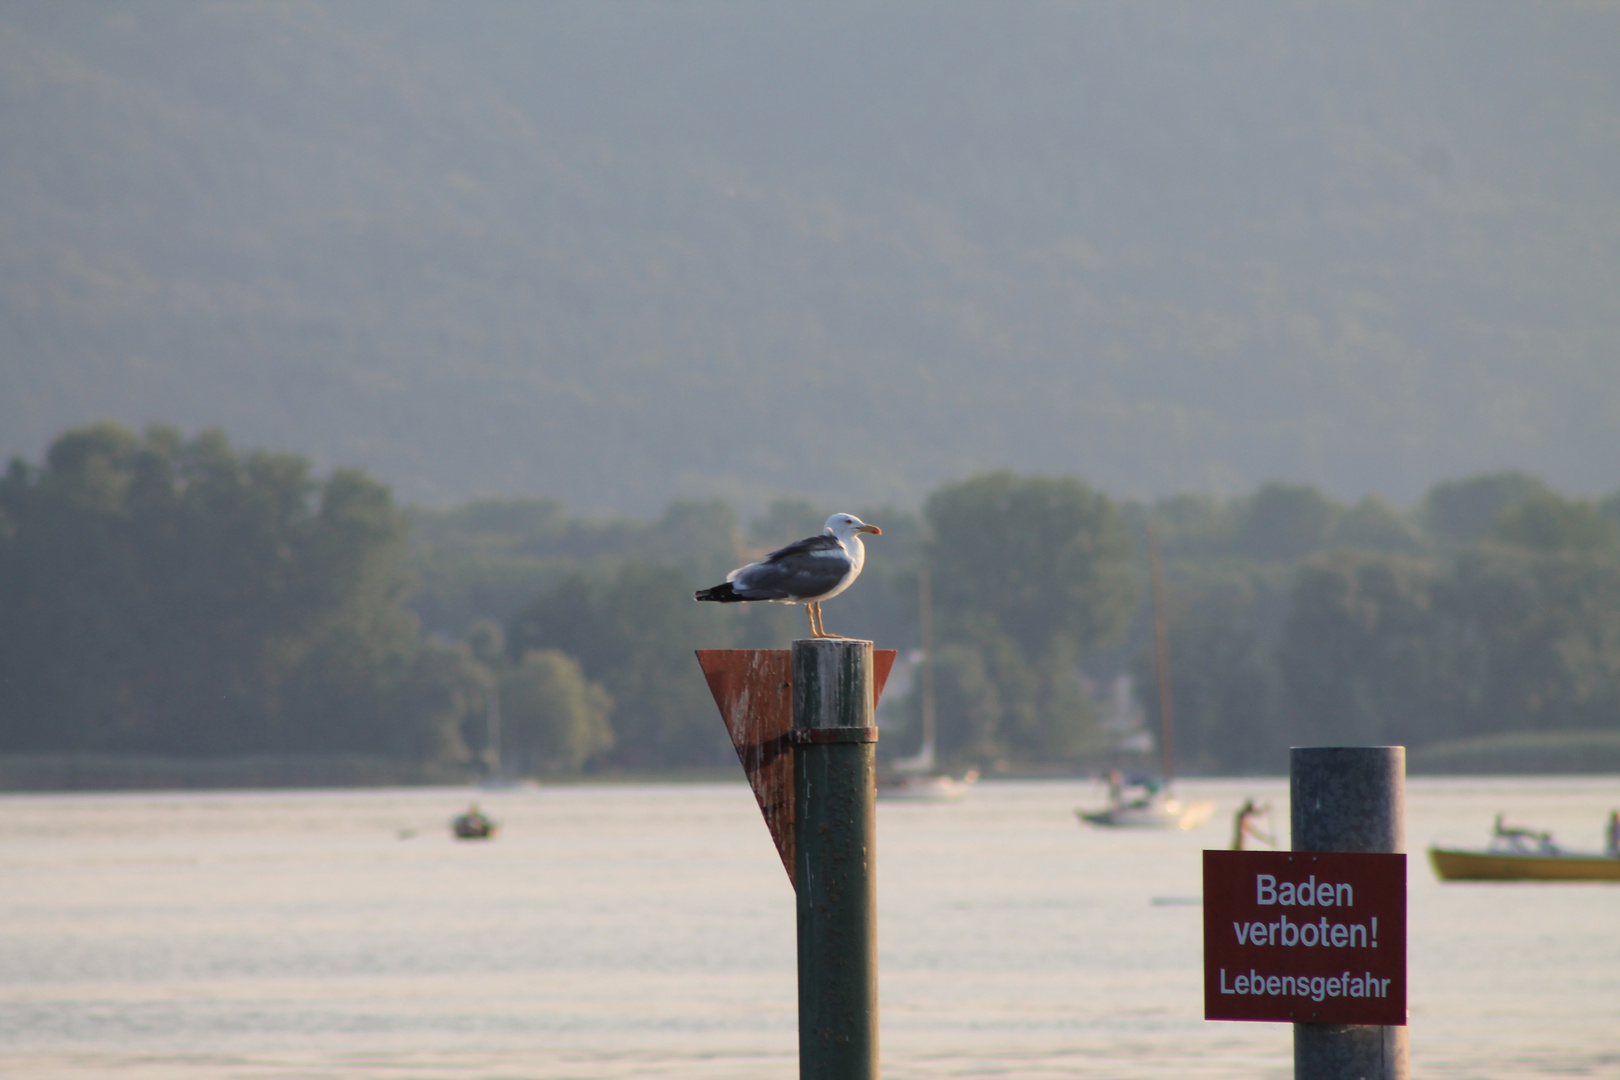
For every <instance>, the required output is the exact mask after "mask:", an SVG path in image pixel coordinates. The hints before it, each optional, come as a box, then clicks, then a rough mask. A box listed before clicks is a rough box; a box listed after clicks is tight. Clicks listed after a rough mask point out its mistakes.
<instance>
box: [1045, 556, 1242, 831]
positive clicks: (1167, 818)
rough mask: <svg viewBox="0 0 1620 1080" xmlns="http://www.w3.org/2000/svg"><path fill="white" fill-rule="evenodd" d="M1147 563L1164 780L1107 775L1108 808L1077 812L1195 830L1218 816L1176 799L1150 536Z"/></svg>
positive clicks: (1087, 817) (1205, 803)
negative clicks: (1151, 599) (1156, 663)
mask: <svg viewBox="0 0 1620 1080" xmlns="http://www.w3.org/2000/svg"><path fill="white" fill-rule="evenodd" d="M1148 559H1149V567H1150V570H1151V575H1150V578H1149V581H1150V583H1151V585H1152V590H1153V639H1154V645H1155V648H1156V657H1157V660H1158V668H1159V749H1160V751H1161V753H1162V754H1163V758H1164V778H1163V779H1162V780H1157V779H1154V778H1152V777H1146V776H1133V777H1126V776H1124V775H1122V774H1121V773H1120V772H1119V770H1118V769H1111V770H1109V772H1108V774H1107V780H1108V805H1107V806H1105V807H1104V808H1103V809H1101V810H1089V811H1088V810H1079V809H1077V810H1075V813H1076V814H1077V815H1078V816H1079V818H1080V820H1081V821H1083V822H1085V823H1086V824H1088V825H1100V826H1103V827H1105V828H1125V829H1196V828H1198V826H1200V825H1202V824H1203V823H1204V822H1206V821H1208V820H1209V818H1210V815H1211V814H1213V813H1215V802H1214V800H1213V799H1201V800H1199V801H1198V802H1194V803H1184V802H1182V801H1181V800H1179V799H1177V798H1175V797H1174V796H1173V795H1172V794H1171V790H1170V785H1171V781H1172V779H1173V778H1174V776H1175V762H1176V744H1175V725H1174V724H1173V723H1172V722H1171V713H1170V660H1169V651H1170V650H1169V645H1168V643H1167V641H1168V633H1167V631H1166V628H1165V615H1164V601H1163V593H1164V580H1163V574H1162V572H1161V570H1160V567H1159V540H1158V536H1157V535H1156V534H1155V533H1154V532H1153V530H1152V529H1149V530H1148Z"/></svg>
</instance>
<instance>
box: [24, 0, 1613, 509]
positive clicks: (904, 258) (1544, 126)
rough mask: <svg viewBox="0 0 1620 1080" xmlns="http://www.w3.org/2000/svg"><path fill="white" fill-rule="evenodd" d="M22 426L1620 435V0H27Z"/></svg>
mask: <svg viewBox="0 0 1620 1080" xmlns="http://www.w3.org/2000/svg"><path fill="white" fill-rule="evenodd" d="M0 147H3V150H0V453H3V454H5V455H12V454H20V455H24V456H26V457H28V458H30V459H35V458H37V457H38V456H39V454H40V452H41V451H42V449H43V448H44V446H45V445H46V443H47V442H48V441H49V439H50V438H51V437H52V436H53V435H54V434H56V433H57V432H59V431H60V430H61V429H63V428H64V427H67V426H69V425H72V424H79V423H85V422H88V421H92V420H96V419H101V418H113V419H118V420H121V421H123V422H125V423H128V424H131V425H135V426H140V425H143V424H145V423H148V422H151V421H168V422H172V423H176V424H180V425H182V426H184V427H186V428H188V429H196V428H199V427H203V426H207V425H213V424H218V425H222V426H224V427H225V428H226V429H227V430H228V431H229V432H230V435H231V437H232V439H233V440H234V441H236V442H238V443H244V444H249V445H262V446H270V447H276V448H284V449H291V450H296V451H299V452H302V453H305V454H308V455H309V456H311V457H313V458H314V459H315V460H316V461H317V462H318V463H320V464H321V465H322V466H329V465H336V464H353V465H361V466H364V467H365V468H367V469H369V470H371V471H372V472H373V473H375V474H376V475H378V476H379V477H381V478H383V479H385V480H387V481H389V482H390V483H392V484H393V485H394V487H395V489H396V491H397V492H398V493H399V494H400V496H401V497H402V498H404V499H407V500H415V501H423V502H429V503H449V502H456V501H460V500H462V499H466V498H469V497H472V496H475V495H483V494H504V495H524V494H534V495H555V496H559V497H561V498H563V499H565V500H567V501H568V502H569V503H570V504H571V505H573V506H575V507H578V508H580V509H583V510H587V511H603V510H613V511H628V512H634V513H640V514H650V513H652V512H653V511H655V510H656V509H657V507H659V506H661V505H662V504H663V503H664V502H665V501H666V500H667V499H669V498H670V497H671V496H673V495H676V494H697V495H726V496H730V497H732V498H735V499H737V500H739V501H740V502H742V503H744V504H745V505H757V504H759V503H760V502H762V501H763V500H765V499H767V498H769V497H771V496H775V495H779V494H785V493H800V494H804V495H807V496H810V497H812V498H818V499H822V500H828V501H832V502H834V503H836V504H837V505H840V506H849V507H855V506H860V505H871V504H874V503H878V502H882V501H886V500H888V501H894V502H898V503H902V504H911V505H914V504H915V503H916V502H917V500H918V499H919V498H920V497H921V496H922V495H923V494H924V493H925V492H926V491H927V490H928V489H929V488H930V487H932V486H933V485H935V484H937V483H939V482H941V481H943V480H946V479H950V478H953V477H959V476H962V475H964V474H966V473H969V472H972V471H977V470H983V469H988V468H996V467H1008V468H1013V469H1017V470H1023V471H1038V472H1048V473H1073V474H1078V475H1081V476H1083V477H1085V478H1086V479H1088V480H1090V481H1091V482H1092V483H1094V484H1096V485H1098V486H1100V487H1102V488H1104V489H1106V490H1108V491H1111V492H1114V493H1116V494H1120V495H1127V496H1138V497H1141V496H1154V495H1163V494H1168V493H1171V492H1176V491H1189V490H1190V491H1200V492H1215V493H1223V494H1229V493H1233V492H1237V491H1241V490H1246V489H1248V488H1249V487H1252V486H1253V485H1254V484H1256V483H1257V482H1259V481H1262V480H1265V479H1269V478H1282V479H1287V480H1299V481H1309V482H1312V483H1316V484H1319V485H1321V486H1323V487H1324V488H1326V489H1327V490H1328V491H1330V492H1332V493H1334V494H1335V495H1338V496H1339V497H1354V496H1356V495H1359V494H1362V493H1364V492H1376V493H1380V494H1383V495H1385V496H1388V497H1390V498H1392V499H1394V500H1396V501H1402V502H1404V501H1409V500H1411V499H1413V498H1415V497H1416V496H1417V495H1418V494H1419V493H1420V492H1421V491H1422V490H1423V489H1425V488H1426V487H1427V486H1428V485H1429V484H1431V483H1433V482H1434V481H1436V480H1438V479H1442V478H1446V477H1454V476H1460V475H1464V474H1469V473H1477V472H1483V471H1487V470H1494V469H1500V468H1520V469H1524V470H1526V471H1528V472H1531V473H1534V474H1537V475H1540V476H1542V477H1544V478H1545V479H1547V480H1548V481H1550V482H1551V483H1553V484H1554V485H1555V486H1557V487H1560V488H1562V489H1564V490H1566V491H1571V492H1575V493H1586V494H1591V493H1598V492H1610V491H1613V490H1614V489H1615V487H1616V486H1617V484H1620V479H1617V475H1620V469H1617V467H1616V463H1620V303H1617V300H1616V298H1617V297H1620V7H1616V6H1615V5H1597V4H1573V3H1572V4H1553V3H1545V4H1538V5H1492V4H1484V3H1469V4H1447V5H1432V4H1418V5H1410V4H1401V5H1377V6H1372V5H1368V6H1360V5H1346V4H1334V5H1320V4H1310V3H1299V4H1287V5H1283V4H1276V5H1260V4H1199V3H1192V4H1168V3H1166V4H1117V5H1084V6H1071V5H1060V4H1036V3H1031V4H1022V5H1016V6H1014V5H989V4H986V5H960V6H959V5H949V4H936V3H928V4H906V3H886V4H881V5H866V4H834V5H803V6H786V5H764V4H741V3H738V4H723V3H722V4H716V3H708V4H704V3H690V4H681V5H651V4H648V5H636V4H615V5H606V4H574V5H539V4H532V5H516V4H513V5H500V6H497V5H431V4H416V3H387V4H383V3H360V2H355V3H343V4H322V3H289V4H224V5H215V4H200V3H199V4H192V3H162V4H158V3H151V4H88V3H52V4H29V3H3V4H0Z"/></svg>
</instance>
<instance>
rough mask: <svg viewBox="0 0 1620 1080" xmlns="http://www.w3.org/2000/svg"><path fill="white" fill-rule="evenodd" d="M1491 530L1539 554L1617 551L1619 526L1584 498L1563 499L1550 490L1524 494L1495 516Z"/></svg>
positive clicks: (1619, 550)
mask: <svg viewBox="0 0 1620 1080" xmlns="http://www.w3.org/2000/svg"><path fill="white" fill-rule="evenodd" d="M1495 533H1496V535H1497V536H1498V537H1500V538H1501V539H1502V540H1505V541H1506V542H1508V543H1510V544H1514V545H1516V546H1518V547H1522V548H1525V549H1526V550H1529V551H1536V552H1541V553H1543V554H1554V553H1558V552H1564V553H1568V554H1574V555H1580V554H1593V555H1613V554H1616V553H1620V526H1616V524H1615V523H1614V522H1613V521H1611V520H1609V519H1608V518H1606V517H1604V516H1603V515H1602V514H1601V513H1599V511H1598V508H1597V507H1596V506H1594V505H1593V504H1592V503H1590V502H1588V501H1586V500H1585V499H1566V498H1564V497H1562V496H1560V495H1558V494H1556V493H1554V492H1551V491H1537V492H1533V493H1531V494H1530V495H1528V496H1526V497H1525V498H1524V499H1523V500H1522V501H1520V502H1519V503H1518V505H1516V506H1514V507H1513V508H1512V509H1511V510H1508V511H1507V512H1506V513H1504V514H1503V515H1502V516H1501V517H1500V518H1499V519H1498V521H1497V526H1496V530H1495Z"/></svg>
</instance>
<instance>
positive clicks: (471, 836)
mask: <svg viewBox="0 0 1620 1080" xmlns="http://www.w3.org/2000/svg"><path fill="white" fill-rule="evenodd" d="M451 827H452V828H453V829H454V831H455V834H456V835H457V836H459V837H461V838H463V839H466V840H482V839H484V838H485V837H487V836H489V835H490V834H491V833H492V832H494V831H495V823H494V822H493V821H491V820H490V819H489V818H488V816H486V815H485V814H484V812H483V811H482V810H480V809H478V804H477V803H473V804H472V806H471V807H469V808H468V810H467V812H466V813H465V814H462V815H460V816H459V817H457V818H456V820H455V821H454V822H452V823H451Z"/></svg>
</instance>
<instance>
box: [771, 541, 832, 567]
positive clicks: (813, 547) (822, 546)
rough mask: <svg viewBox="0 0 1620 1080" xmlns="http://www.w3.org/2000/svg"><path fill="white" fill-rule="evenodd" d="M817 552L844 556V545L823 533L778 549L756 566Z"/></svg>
mask: <svg viewBox="0 0 1620 1080" xmlns="http://www.w3.org/2000/svg"><path fill="white" fill-rule="evenodd" d="M816 552H823V553H831V554H835V555H843V554H844V545H842V544H840V543H839V542H838V537H836V536H829V535H827V534H826V533H822V534H821V535H820V536H808V537H806V538H805V539H803V540H795V541H794V542H793V543H791V544H789V545H788V546H787V547H779V548H777V549H776V550H775V551H773V552H771V553H770V554H769V555H767V556H765V557H764V558H763V559H761V560H760V561H759V562H758V563H755V564H754V565H756V566H763V565H765V564H766V563H773V562H775V561H776V560H778V559H785V558H787V557H788V556H790V555H811V554H814V553H816Z"/></svg>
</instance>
